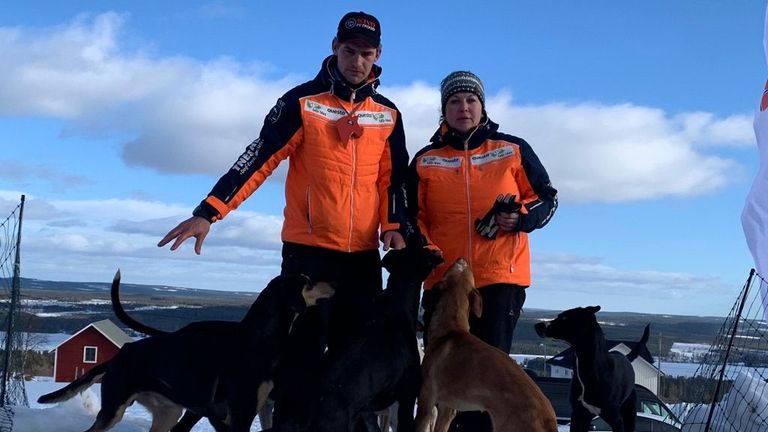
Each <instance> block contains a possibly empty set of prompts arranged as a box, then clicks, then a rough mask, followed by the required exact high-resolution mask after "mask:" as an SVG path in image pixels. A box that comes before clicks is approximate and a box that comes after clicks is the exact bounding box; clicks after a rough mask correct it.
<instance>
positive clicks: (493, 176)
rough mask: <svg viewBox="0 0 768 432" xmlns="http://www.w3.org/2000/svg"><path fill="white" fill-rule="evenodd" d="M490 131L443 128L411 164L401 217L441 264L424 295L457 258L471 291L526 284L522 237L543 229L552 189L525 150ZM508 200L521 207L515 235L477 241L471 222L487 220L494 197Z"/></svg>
mask: <svg viewBox="0 0 768 432" xmlns="http://www.w3.org/2000/svg"><path fill="white" fill-rule="evenodd" d="M497 130H498V125H497V124H495V123H493V122H491V121H490V120H488V119H487V118H486V119H484V122H483V123H481V124H480V125H479V126H478V127H477V128H476V129H475V130H474V132H473V133H472V134H471V135H469V136H468V137H463V136H460V134H458V133H457V132H455V131H453V130H451V129H450V128H449V127H448V126H447V124H445V123H443V124H442V125H441V127H440V128H439V129H438V131H437V132H436V133H435V135H434V136H433V137H432V140H431V142H432V144H430V145H428V146H427V147H425V148H423V149H422V150H421V151H419V152H418V153H417V154H416V156H414V158H413V161H412V162H411V165H410V169H409V178H408V196H409V203H408V204H409V213H410V215H411V217H412V218H413V219H415V220H416V221H417V225H418V228H419V230H420V232H421V234H422V235H423V236H424V239H423V240H424V241H425V242H426V245H427V246H428V247H434V248H438V249H440V250H441V251H442V253H443V257H444V258H445V263H444V264H443V265H442V266H440V267H438V268H437V269H435V271H434V272H432V274H431V275H430V276H429V277H428V278H427V280H426V281H425V283H424V287H425V288H426V289H430V288H431V287H432V286H433V285H434V284H435V283H436V282H437V281H438V280H439V279H440V278H441V277H442V275H443V273H444V272H445V270H446V269H447V267H448V266H449V265H450V264H452V263H453V262H454V261H455V260H456V259H458V258H460V257H463V258H465V259H466V260H467V262H468V263H469V265H470V268H471V269H472V272H473V273H474V276H475V285H476V286H477V287H484V286H486V285H490V284H495V283H509V284H515V285H519V286H523V287H527V286H529V285H530V284H531V271H530V251H529V248H528V233H529V232H531V231H533V230H534V229H536V228H541V227H543V226H544V225H546V224H547V222H549V220H550V218H551V217H552V215H553V214H554V213H555V210H556V209H557V190H555V189H554V188H553V187H552V185H551V184H550V180H549V175H548V174H547V172H546V170H545V169H544V167H543V166H542V164H541V162H540V161H539V158H538V157H537V156H536V154H535V153H534V152H533V149H532V148H531V146H530V145H529V144H528V143H527V142H525V141H524V140H522V139H520V138H517V137H514V136H511V135H506V134H502V133H500V132H498V131H497ZM508 193H510V194H513V195H515V196H516V197H517V201H518V202H520V203H521V204H522V205H523V206H522V208H521V210H520V213H521V214H520V223H519V224H518V230H517V231H511V232H508V231H499V232H498V234H497V236H496V238H495V239H493V240H492V239H489V238H486V237H483V236H481V235H480V234H478V233H477V232H476V231H475V220H476V219H480V218H482V217H483V216H484V215H485V214H487V213H488V211H489V210H490V209H491V207H493V204H494V202H495V200H496V197H497V196H498V195H499V194H508Z"/></svg>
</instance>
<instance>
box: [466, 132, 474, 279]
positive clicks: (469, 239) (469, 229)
mask: <svg viewBox="0 0 768 432" xmlns="http://www.w3.org/2000/svg"><path fill="white" fill-rule="evenodd" d="M464 160H465V164H464V190H465V191H466V193H465V194H464V197H465V198H466V199H467V261H469V268H472V267H473V266H472V231H473V230H474V227H473V226H472V192H471V191H470V184H469V169H470V168H471V161H470V160H469V139H467V140H466V141H464Z"/></svg>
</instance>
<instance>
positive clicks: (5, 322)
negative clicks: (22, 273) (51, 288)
mask: <svg viewBox="0 0 768 432" xmlns="http://www.w3.org/2000/svg"><path fill="white" fill-rule="evenodd" d="M23 212H24V196H22V197H21V202H20V203H19V205H18V206H17V207H16V208H15V209H13V211H11V213H10V214H9V215H8V216H7V217H6V218H5V219H4V220H3V221H2V222H0V290H2V291H1V292H2V294H0V296H1V297H2V298H1V300H2V303H0V308H1V309H0V314H2V315H1V316H2V322H1V323H0V325H1V326H2V330H4V331H5V336H4V338H3V343H2V346H0V349H2V355H1V356H0V406H9V405H15V406H24V407H27V406H29V400H28V399H27V392H26V389H25V387H24V359H25V356H24V351H23V348H24V333H22V332H21V331H19V330H20V329H19V328H18V323H19V322H20V321H19V318H20V317H21V307H20V306H21V304H20V303H19V288H20V287H19V277H18V276H19V266H20V263H19V262H20V259H19V243H20V237H19V236H20V235H21V222H22V217H23Z"/></svg>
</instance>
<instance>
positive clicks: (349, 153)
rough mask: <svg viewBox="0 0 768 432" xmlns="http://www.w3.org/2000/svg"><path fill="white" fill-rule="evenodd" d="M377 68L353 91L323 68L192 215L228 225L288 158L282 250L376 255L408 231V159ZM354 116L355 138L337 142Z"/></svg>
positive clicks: (274, 115)
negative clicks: (289, 245)
mask: <svg viewBox="0 0 768 432" xmlns="http://www.w3.org/2000/svg"><path fill="white" fill-rule="evenodd" d="M380 74H381V68H380V67H378V66H376V65H374V67H373V70H372V72H371V76H370V77H369V79H368V80H367V82H365V83H364V84H363V85H361V86H359V87H357V88H351V87H350V85H349V84H348V83H347V82H346V80H344V79H343V77H341V74H340V73H339V72H338V69H337V67H336V57H335V56H330V57H328V58H326V59H325V61H323V66H322V68H321V70H320V72H319V73H318V75H317V76H316V77H315V78H314V79H313V80H312V81H309V82H306V83H304V84H301V85H299V86H297V87H295V88H293V89H291V90H290V91H288V92H287V93H286V94H285V95H283V96H282V97H281V98H280V99H278V100H277V104H276V105H275V106H274V107H273V108H272V110H271V111H270V112H269V114H268V115H267V117H266V119H265V120H264V126H263V127H262V129H261V134H260V135H259V137H258V138H257V139H256V140H255V141H253V142H252V143H251V144H250V145H249V146H248V147H247V148H246V149H245V151H244V152H243V154H242V155H241V156H240V158H239V159H238V160H237V162H235V164H234V166H232V168H230V170H229V171H228V172H227V173H226V174H224V176H222V177H221V179H219V181H218V182H217V183H216V185H215V186H214V187H213V189H212V190H211V192H210V193H209V194H208V197H207V198H205V199H204V200H203V202H202V203H201V204H200V206H198V207H197V208H196V209H195V211H194V212H193V214H194V215H195V216H201V217H205V218H206V219H208V220H209V221H211V222H215V221H217V220H220V219H222V218H224V217H225V216H226V215H227V214H228V213H229V212H230V211H231V210H234V209H235V208H237V207H238V206H239V205H240V203H242V202H243V201H244V200H245V199H246V198H248V197H249V196H250V195H251V194H252V193H253V192H254V191H255V190H256V189H257V188H258V187H259V186H260V185H261V184H262V183H263V182H264V181H265V180H266V178H267V177H268V176H269V175H270V174H271V173H272V171H273V170H274V169H275V168H276V167H277V165H278V164H279V163H280V162H281V161H282V160H283V159H286V158H289V167H288V176H287V179H286V182H285V201H286V203H285V210H284V216H285V220H284V223H283V230H282V240H283V241H285V242H293V243H299V244H304V245H309V246H316V247H321V248H326V249H331V250H336V251H343V252H358V251H363V250H370V249H378V247H379V235H378V234H379V228H381V232H382V233H383V232H386V231H390V230H397V229H399V228H400V226H401V224H403V222H404V221H405V217H406V216H405V190H404V188H405V175H406V172H407V167H408V153H407V150H406V147H405V134H404V133H403V120H402V116H401V115H400V112H399V111H398V109H397V107H396V106H395V105H394V104H393V103H392V102H390V101H389V100H388V99H387V98H385V97H384V96H382V95H380V94H378V93H377V92H376V87H377V86H378V84H379V79H378V77H379V75H380ZM348 113H351V114H353V115H357V118H358V123H359V125H360V126H361V127H362V129H363V133H362V135H361V136H359V137H352V138H351V139H349V140H348V142H346V143H345V142H343V140H342V139H341V137H340V133H339V131H338V130H337V128H336V121H337V120H339V119H340V118H341V117H343V116H344V115H346V114H348Z"/></svg>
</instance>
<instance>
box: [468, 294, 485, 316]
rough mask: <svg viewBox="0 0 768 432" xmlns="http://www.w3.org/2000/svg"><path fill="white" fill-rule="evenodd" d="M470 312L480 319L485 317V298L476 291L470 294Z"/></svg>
mask: <svg viewBox="0 0 768 432" xmlns="http://www.w3.org/2000/svg"><path fill="white" fill-rule="evenodd" d="M469 310H470V311H471V312H472V313H473V314H474V315H475V316H476V317H478V318H480V317H481V316H482V315H483V296H481V295H480V291H478V290H476V289H473V290H472V291H470V292H469Z"/></svg>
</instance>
